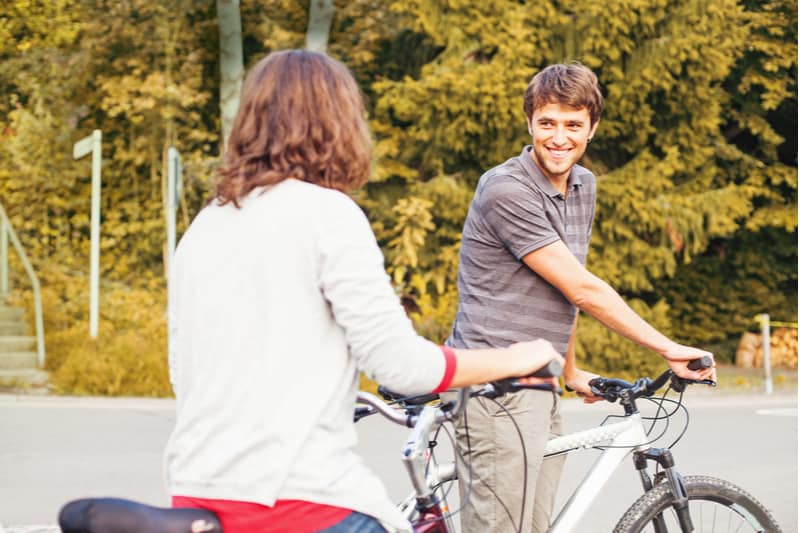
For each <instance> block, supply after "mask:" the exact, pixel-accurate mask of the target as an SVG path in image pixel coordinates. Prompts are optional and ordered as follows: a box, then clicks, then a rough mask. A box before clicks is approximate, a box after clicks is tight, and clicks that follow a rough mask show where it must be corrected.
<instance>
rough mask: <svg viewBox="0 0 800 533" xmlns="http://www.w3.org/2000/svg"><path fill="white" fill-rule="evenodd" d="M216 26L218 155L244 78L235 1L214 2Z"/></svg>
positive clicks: (233, 116)
mask: <svg viewBox="0 0 800 533" xmlns="http://www.w3.org/2000/svg"><path fill="white" fill-rule="evenodd" d="M217 22H218V24H219V69H220V83H219V107H220V118H221V121H220V122H221V123H222V139H221V140H222V152H224V151H225V148H226V147H227V146H228V138H229V137H230V134H231V128H232V126H233V119H234V118H236V111H237V110H238V109H239V97H240V95H241V92H242V80H243V78H244V62H243V59H242V17H241V13H240V12H239V0H217Z"/></svg>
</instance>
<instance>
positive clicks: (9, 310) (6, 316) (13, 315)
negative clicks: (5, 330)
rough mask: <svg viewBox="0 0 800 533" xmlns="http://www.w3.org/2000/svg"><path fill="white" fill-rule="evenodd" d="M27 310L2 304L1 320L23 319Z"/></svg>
mask: <svg viewBox="0 0 800 533" xmlns="http://www.w3.org/2000/svg"><path fill="white" fill-rule="evenodd" d="M24 314H25V311H23V310H22V309H20V308H18V307H8V306H6V305H0V320H22V315H24Z"/></svg>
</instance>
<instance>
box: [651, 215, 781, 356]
mask: <svg viewBox="0 0 800 533" xmlns="http://www.w3.org/2000/svg"><path fill="white" fill-rule="evenodd" d="M796 243H797V233H796V232H795V233H793V234H787V233H785V232H784V231H781V230H780V229H775V228H767V229H764V230H761V231H759V232H757V233H751V232H745V231H742V232H740V233H738V234H736V235H735V236H734V237H733V238H731V239H727V240H719V241H716V242H714V243H712V246H711V247H710V249H709V250H708V251H707V252H706V253H704V254H702V255H701V256H698V257H695V258H694V260H693V261H692V264H691V265H685V266H681V267H680V268H679V269H678V272H677V273H676V275H675V277H673V278H669V279H663V280H660V281H659V283H658V292H659V293H663V294H671V295H672V300H671V309H670V312H669V315H670V317H671V318H672V320H673V321H674V322H675V323H679V324H682V326H681V330H680V331H679V332H677V333H678V334H679V335H680V338H681V339H682V340H683V341H685V342H690V343H694V344H700V345H705V346H711V347H718V350H717V351H715V353H716V354H717V356H718V357H719V358H720V360H722V361H727V362H734V356H735V351H734V350H735V342H738V340H739V337H740V336H741V334H742V333H743V332H744V331H747V330H757V329H758V327H757V326H756V323H755V321H754V317H755V316H756V315H757V314H760V313H764V312H768V313H769V315H770V317H771V319H772V320H777V321H782V322H795V323H796V322H797V252H796V250H797V249H796V248H795V247H794V246H796ZM731 340H732V341H734V343H730V342H729V341H731Z"/></svg>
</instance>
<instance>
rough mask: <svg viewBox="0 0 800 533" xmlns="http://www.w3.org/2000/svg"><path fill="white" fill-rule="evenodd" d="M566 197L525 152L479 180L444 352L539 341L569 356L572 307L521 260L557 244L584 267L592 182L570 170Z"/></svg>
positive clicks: (581, 171)
mask: <svg viewBox="0 0 800 533" xmlns="http://www.w3.org/2000/svg"><path fill="white" fill-rule="evenodd" d="M567 191H568V192H567V197H566V199H565V198H564V195H562V194H561V193H560V192H558V191H557V190H556V189H555V187H553V185H552V184H551V183H550V182H549V181H548V180H547V178H546V177H545V176H544V175H543V174H542V172H541V171H540V170H539V168H538V167H537V166H536V164H535V163H534V162H533V160H532V159H531V157H530V146H526V147H525V148H524V149H523V150H522V153H521V154H520V155H519V156H518V157H512V158H511V159H509V160H508V161H506V162H505V163H503V164H501V165H499V166H496V167H494V168H492V169H491V170H489V171H487V172H486V173H485V174H484V175H483V176H481V179H480V181H479V182H478V187H477V189H476V191H475V196H474V198H473V200H472V204H471V205H470V208H469V213H468V214H467V220H466V222H465V223H464V231H463V233H462V237H461V252H460V255H459V268H458V297H459V301H458V313H457V314H456V320H455V323H454V324H453V332H452V333H451V335H450V338H449V339H448V340H447V344H448V345H450V346H454V347H456V348H487V347H493V348H494V347H505V346H508V345H509V344H512V343H514V342H519V341H526V340H533V339H538V338H541V339H547V340H548V341H550V342H552V343H553V346H555V348H556V350H558V351H559V352H561V353H562V354H564V353H566V351H567V343H568V342H569V335H570V332H571V331H572V322H573V320H574V318H575V306H573V305H572V304H571V303H570V302H569V301H568V300H567V299H566V298H565V297H564V296H563V295H562V294H561V292H560V291H559V290H558V289H556V288H555V287H553V286H552V285H550V284H549V283H548V282H547V281H545V280H544V279H543V278H542V277H541V276H539V275H538V274H536V272H534V271H533V270H531V269H530V268H528V266H527V265H525V263H524V262H523V261H522V258H523V257H524V256H526V255H527V254H529V253H531V252H533V251H535V250H537V249H539V248H542V247H544V246H547V245H548V244H551V243H553V242H555V241H557V240H559V239H560V240H562V241H563V242H564V244H566V246H567V248H569V250H570V251H571V252H572V253H573V254H574V255H575V257H576V258H577V259H578V261H580V262H581V264H586V254H587V252H588V250H589V238H590V236H591V233H592V220H593V219H594V208H595V197H596V192H597V187H596V181H595V177H594V175H593V174H592V173H591V172H589V171H588V170H587V169H585V168H583V167H581V166H578V165H575V166H574V167H573V168H572V171H571V173H570V175H569V178H568V180H567Z"/></svg>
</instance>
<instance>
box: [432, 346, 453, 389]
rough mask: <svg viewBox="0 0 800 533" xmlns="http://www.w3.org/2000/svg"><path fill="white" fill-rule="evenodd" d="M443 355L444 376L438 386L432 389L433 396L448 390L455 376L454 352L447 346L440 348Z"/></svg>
mask: <svg viewBox="0 0 800 533" xmlns="http://www.w3.org/2000/svg"><path fill="white" fill-rule="evenodd" d="M440 348H441V349H442V353H443V354H444V376H442V381H441V382H440V383H439V386H438V387H436V388H435V389H434V391H433V392H434V393H435V394H439V393H440V392H444V391H446V390H447V389H449V388H450V384H451V383H452V382H453V376H454V375H455V374H456V352H455V350H453V349H452V348H450V347H449V346H440Z"/></svg>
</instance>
